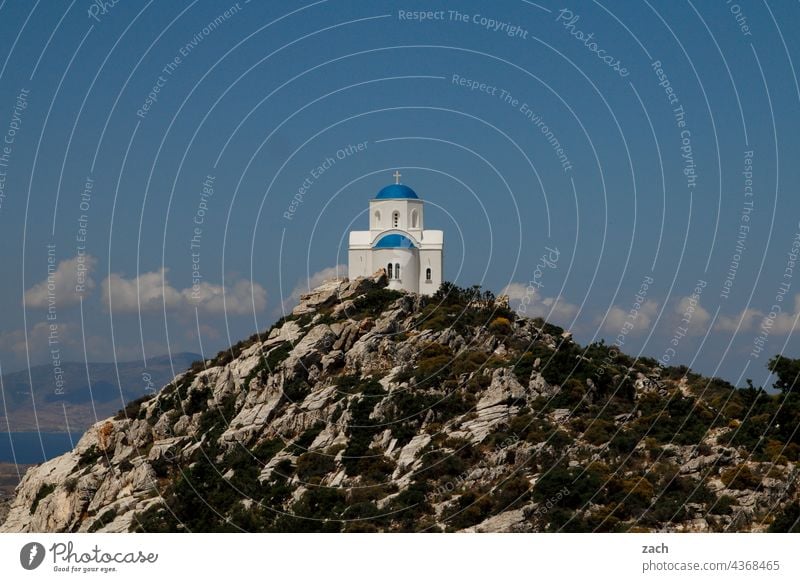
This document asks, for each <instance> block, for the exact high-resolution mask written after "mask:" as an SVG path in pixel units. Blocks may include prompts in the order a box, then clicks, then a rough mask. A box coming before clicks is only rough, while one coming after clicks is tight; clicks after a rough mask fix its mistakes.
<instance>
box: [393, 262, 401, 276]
mask: <svg viewBox="0 0 800 582" xmlns="http://www.w3.org/2000/svg"><path fill="white" fill-rule="evenodd" d="M394 278H395V279H399V278H400V263H395V264H394Z"/></svg>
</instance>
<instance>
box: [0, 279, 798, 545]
mask: <svg viewBox="0 0 800 582" xmlns="http://www.w3.org/2000/svg"><path fill="white" fill-rule="evenodd" d="M450 291H451V295H448V296H443V295H440V296H436V297H433V298H425V297H419V296H416V295H412V294H403V293H398V292H394V291H390V290H388V289H386V287H385V277H384V276H383V274H382V273H377V274H376V275H375V276H374V277H372V278H367V279H358V280H355V281H347V280H337V281H330V282H326V283H325V284H324V285H322V286H321V287H319V288H317V289H315V290H314V291H313V292H311V293H309V294H307V295H304V296H303V297H302V299H301V302H300V304H299V305H298V306H297V307H296V308H295V309H294V310H293V311H292V314H291V315H290V316H288V317H286V318H284V319H282V320H281V321H279V322H278V323H276V324H275V325H274V326H273V327H272V329H270V330H269V331H268V332H266V333H265V334H261V335H257V336H254V337H252V338H250V339H249V340H246V341H244V342H240V344H237V345H236V346H233V347H232V348H230V349H229V350H225V351H223V352H220V354H219V355H218V356H217V357H216V358H213V359H211V360H207V361H205V362H200V363H197V364H195V365H193V366H192V368H191V369H190V370H188V371H186V372H184V373H182V374H180V375H179V376H177V377H176V378H175V379H174V380H173V381H172V382H171V383H170V384H169V385H167V386H166V387H165V388H164V389H163V390H162V391H161V392H160V393H159V394H158V395H157V396H156V397H154V398H151V399H150V400H143V401H137V402H133V403H131V404H129V405H128V406H127V407H126V409H125V410H124V411H120V413H119V414H118V415H117V416H115V417H114V418H110V419H108V420H104V421H101V422H99V423H97V424H96V425H94V426H93V427H92V428H91V429H89V430H88V431H87V432H86V433H85V435H84V436H83V438H81V439H80V442H79V443H78V444H77V446H76V447H75V449H74V450H73V451H71V452H69V453H67V454H65V455H62V456H60V457H58V458H55V459H52V460H50V461H48V462H46V463H44V464H42V465H39V466H36V467H33V468H31V469H30V470H29V471H28V472H27V474H26V475H25V477H24V478H23V480H22V482H21V483H20V485H19V487H18V488H17V491H16V496H15V498H14V500H13V502H12V503H11V506H10V508H9V511H8V516H7V518H6V519H5V521H4V523H3V525H2V526H1V527H0V531H6V532H35V531H47V532H92V531H103V532H121V531H423V530H424V531H442V530H448V531H458V530H463V531H477V532H502V531H516V532H525V531H559V530H569V531H576V530H577V531H595V530H597V531H655V530H664V531H761V530H765V529H767V528H768V527H770V524H772V523H774V522H775V521H776V519H778V518H779V517H780V516H781V515H783V514H784V513H785V512H791V511H794V508H795V507H796V506H797V495H798V491H797V480H796V478H797V472H798V468H797V458H796V455H797V451H796V450H794V449H792V451H786V450H784V451H783V452H780V453H778V454H768V453H765V452H764V451H765V449H764V447H763V443H761V442H760V441H759V439H756V440H757V441H759V443H760V444H759V443H756V444H752V443H750V442H748V441H746V440H743V439H742V438H739V436H738V435H739V433H738V432H737V427H738V426H740V424H737V423H741V422H746V419H744V414H743V411H739V410H738V409H734V408H732V407H730V406H727V407H726V409H725V410H726V412H723V411H722V410H720V409H719V408H718V403H717V404H716V405H715V406H717V408H715V407H712V406H711V404H709V402H707V401H706V400H704V399H703V398H702V395H700V394H699V391H700V390H699V388H698V387H699V386H702V380H703V379H700V380H698V379H697V378H699V377H697V376H692V377H690V381H687V379H686V376H684V377H683V378H676V379H675V380H672V379H669V378H666V379H664V380H662V379H660V378H659V379H658V380H651V378H652V377H653V370H651V369H650V368H649V367H648V365H647V364H644V363H641V362H635V361H633V360H630V359H628V358H626V357H624V356H622V355H620V354H618V353H616V354H612V353H611V352H609V351H608V350H607V349H606V348H605V347H604V346H599V347H598V346H597V345H594V346H591V349H588V348H587V349H584V348H581V347H580V346H578V345H577V344H575V343H574V342H573V341H572V338H571V335H570V334H568V333H566V332H564V331H563V330H561V329H560V328H557V327H555V326H552V325H549V324H547V323H545V322H543V321H541V320H531V319H526V318H522V317H518V316H516V315H515V314H514V313H513V312H511V311H509V309H508V305H507V302H503V301H496V302H495V301H491V300H486V298H485V297H482V298H481V299H480V301H476V300H475V299H474V298H472V297H470V295H469V290H459V289H457V288H455V289H451V290H450ZM604 350H605V351H604ZM612 356H613V358H612ZM725 396H726V397H727V399H728V401H729V402H730V401H735V400H736V399H737V398H738V395H737V393H736V392H733V391H730V392H729V393H728V394H726V395H725ZM715 398H717V400H719V401H720V402H721V401H722V400H721V399H720V398H719V394H716V395H715ZM737 414H738V415H739V416H737ZM764 436H765V437H766V438H767V440H769V436H768V435H764ZM790 453H791V454H790ZM1 519H2V516H1V515H0V520H1Z"/></svg>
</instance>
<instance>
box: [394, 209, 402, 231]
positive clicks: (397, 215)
mask: <svg viewBox="0 0 800 582" xmlns="http://www.w3.org/2000/svg"><path fill="white" fill-rule="evenodd" d="M399 226H400V213H399V212H397V210H395V211H394V212H393V213H392V228H398V227H399Z"/></svg>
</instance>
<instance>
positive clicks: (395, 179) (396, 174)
mask: <svg viewBox="0 0 800 582" xmlns="http://www.w3.org/2000/svg"><path fill="white" fill-rule="evenodd" d="M392 175H393V176H394V183H395V184H399V183H400V176H402V174H401V173H400V172H399V170H395V172H394V174H392Z"/></svg>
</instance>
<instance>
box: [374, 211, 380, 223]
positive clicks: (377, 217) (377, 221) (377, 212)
mask: <svg viewBox="0 0 800 582" xmlns="http://www.w3.org/2000/svg"><path fill="white" fill-rule="evenodd" d="M380 224H381V211H380V210H376V211H375V226H380Z"/></svg>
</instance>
